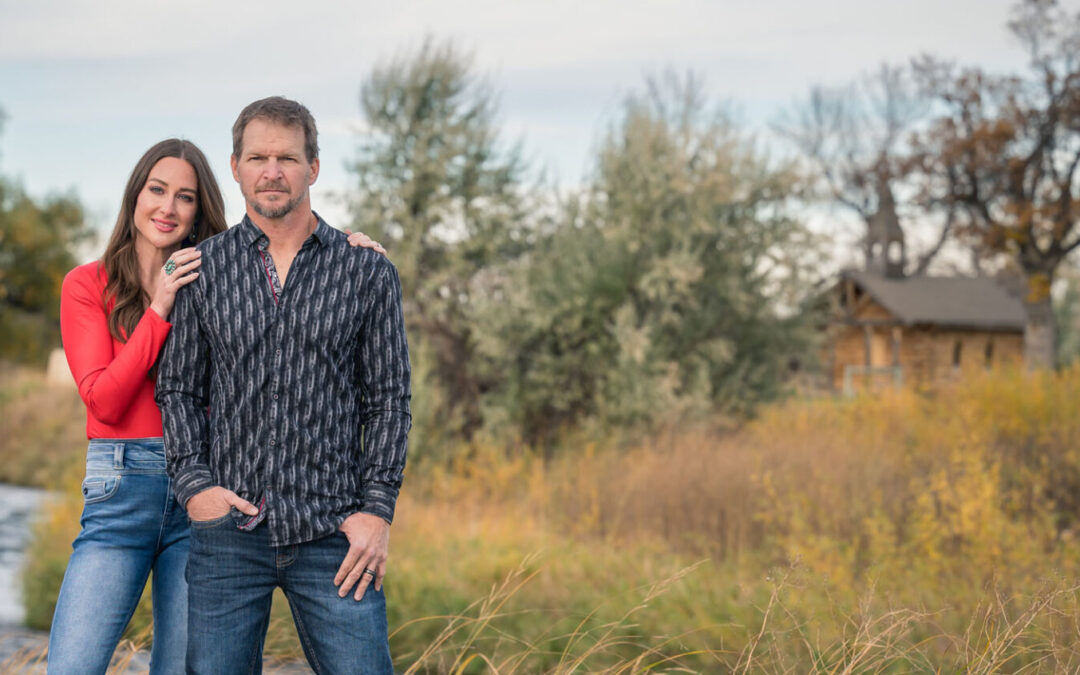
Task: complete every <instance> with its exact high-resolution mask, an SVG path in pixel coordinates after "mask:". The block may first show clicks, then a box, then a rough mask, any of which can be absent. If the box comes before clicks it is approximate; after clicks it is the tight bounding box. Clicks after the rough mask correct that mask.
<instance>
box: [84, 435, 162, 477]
mask: <svg viewBox="0 0 1080 675" xmlns="http://www.w3.org/2000/svg"><path fill="white" fill-rule="evenodd" d="M86 463H87V466H90V465H95V466H101V467H104V466H105V465H111V466H112V467H113V468H115V469H144V470H164V469H165V440H164V439H163V438H161V437H160V436H159V437H156V438H92V439H90V443H89V445H88V446H87V448H86Z"/></svg>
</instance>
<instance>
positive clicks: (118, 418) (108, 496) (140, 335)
mask: <svg viewBox="0 0 1080 675" xmlns="http://www.w3.org/2000/svg"><path fill="white" fill-rule="evenodd" d="M223 230H225V215H224V205H223V202H222V198H221V192H220V190H219V189H218V185H217V182H216V181H215V180H214V175H213V172H212V171H211V169H210V166H209V164H208V163H207V161H206V157H205V156H204V155H203V153H202V152H201V151H200V150H199V149H198V148H197V147H196V146H195V145H193V144H192V143H190V142H188V141H183V140H178V139H169V140H165V141H162V142H160V143H158V144H156V145H154V146H153V147H152V148H150V149H149V150H147V151H146V153H145V154H144V155H143V156H142V158H141V159H140V160H139V162H138V163H137V164H136V165H135V169H134V170H133V171H132V173H131V177H130V178H129V179H128V183H127V187H126V189H125V190H124V197H123V201H122V203H121V208H120V214H119V216H118V217H117V219H116V225H115V227H114V228H113V232H112V235H111V236H110V238H109V243H108V245H107V246H106V249H105V255H104V256H102V259H101V260H100V261H96V262H92V263H88V264H86V265H81V266H79V267H76V268H75V269H73V270H72V271H71V272H70V273H68V275H67V277H65V279H64V284H63V289H62V292H61V300H60V327H61V334H62V336H63V341H64V349H65V352H66V355H67V359H68V364H69V365H70V366H71V372H72V375H73V376H74V377H75V382H76V384H77V385H78V388H79V394H80V396H82V399H83V401H84V402H85V403H86V433H87V438H89V439H90V442H89V447H88V449H87V455H86V478H85V480H84V481H83V484H82V493H83V497H84V502H85V504H84V507H83V514H82V519H81V521H80V522H81V524H82V531H81V532H80V533H79V536H78V537H77V538H76V539H75V543H74V544H73V549H74V550H73V552H72V555H71V559H70V560H69V562H68V567H67V571H66V573H65V574H64V582H63V585H62V586H61V589H60V596H59V598H58V600H57V604H56V613H55V614H54V616H53V623H52V631H51V634H50V636H49V662H48V672H49V673H50V674H52V673H55V674H58V675H67V674H69V673H79V674H84V673H104V672H105V671H106V669H107V668H108V664H109V661H110V659H111V658H112V654H113V651H114V650H115V649H116V645H117V643H118V642H119V640H120V637H121V635H122V633H123V631H124V628H125V627H126V626H127V623H128V621H129V620H130V618H131V615H132V613H133V612H134V610H135V606H136V605H137V604H138V601H139V597H140V595H141V594H142V590H143V588H144V587H145V585H146V580H147V577H148V575H149V574H150V572H151V571H153V581H152V588H151V592H152V599H153V618H154V643H153V648H152V650H151V655H150V672H151V673H154V674H155V675H156V674H158V673H182V672H184V654H185V651H186V647H187V586H186V583H185V581H184V568H185V566H186V564H187V554H188V521H187V516H186V514H185V513H184V511H183V509H181V508H180V505H179V504H177V503H176V500H175V499H174V498H173V495H172V490H171V486H170V484H169V478H168V476H167V475H166V473H165V448H164V444H163V441H162V438H161V436H162V431H161V412H160V411H159V410H158V407H157V405H156V404H155V402H154V379H155V378H154V376H155V374H156V362H157V359H158V354H159V352H160V351H161V348H162V345H163V344H164V342H165V338H166V336H167V335H168V333H169V328H170V324H169V323H168V317H169V312H170V311H171V310H172V307H173V302H174V300H175V299H176V292H177V291H178V290H179V289H180V288H182V287H183V286H185V285H187V284H189V283H191V282H192V281H193V280H194V279H195V278H196V277H197V276H198V267H199V265H200V259H199V258H200V253H199V251H197V250H196V249H195V248H193V246H194V244H196V243H198V242H200V241H202V240H203V239H206V238H207V237H210V236H213V235H214V234H217V233H218V232H222V231H223ZM349 241H350V243H351V244H352V245H354V246H357V245H362V246H367V247H371V248H375V249H376V250H379V251H380V252H383V251H382V249H381V247H379V245H378V244H377V243H374V242H372V241H371V240H370V239H368V238H367V237H365V236H364V235H363V234H362V233H356V234H353V235H351V236H350V238H349Z"/></svg>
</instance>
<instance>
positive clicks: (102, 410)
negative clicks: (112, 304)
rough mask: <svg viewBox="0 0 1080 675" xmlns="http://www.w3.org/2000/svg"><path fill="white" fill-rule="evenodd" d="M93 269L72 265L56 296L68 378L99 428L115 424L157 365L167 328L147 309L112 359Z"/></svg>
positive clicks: (96, 271) (111, 343) (104, 316)
mask: <svg viewBox="0 0 1080 675" xmlns="http://www.w3.org/2000/svg"><path fill="white" fill-rule="evenodd" d="M98 273H99V272H98V269H97V267H95V266H92V265H91V266H86V265H84V266H82V267H76V268H75V269H74V270H72V271H71V272H69V273H68V275H67V276H66V277H65V278H64V285H63V287H62V289H61V292H60V334H61V337H62V338H63V342H64V353H65V355H66V356H67V360H68V366H70V367H71V374H72V375H73V376H74V377H75V384H77V385H78V387H79V395H80V396H81V397H82V400H83V402H84V403H86V407H87V409H88V410H89V411H90V414H92V415H93V416H94V417H95V418H96V419H98V420H100V421H101V422H104V423H105V424H117V423H119V422H120V421H121V420H122V419H123V417H124V414H125V413H126V412H127V410H128V407H129V406H130V405H131V402H132V400H133V399H134V398H135V395H136V393H137V392H138V391H139V388H140V387H141V386H142V384H143V382H144V381H145V380H146V377H147V374H148V373H149V372H150V368H151V367H153V365H154V362H155V361H157V357H158V353H159V352H160V351H161V347H162V345H163V344H164V343H165V338H166V336H167V335H168V334H169V328H170V324H169V323H168V322H167V321H165V320H164V319H162V318H161V317H160V316H159V315H158V314H157V312H155V311H154V310H152V309H147V310H146V312H145V313H144V314H143V317H142V319H140V321H139V323H138V324H137V325H136V326H135V330H133V331H132V332H131V335H130V336H129V337H128V341H127V343H126V344H125V345H124V348H123V349H122V350H121V351H120V353H119V354H117V355H116V356H115V358H114V355H113V340H112V335H111V334H110V333H109V324H108V317H107V315H106V313H105V306H104V304H103V300H102V295H101V285H100V284H99V283H98V280H97V278H96V277H97V274H98Z"/></svg>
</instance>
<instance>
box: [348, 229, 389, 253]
mask: <svg viewBox="0 0 1080 675" xmlns="http://www.w3.org/2000/svg"><path fill="white" fill-rule="evenodd" d="M345 234H347V235H349V246H362V247H363V248H370V249H371V250H373V251H375V252H376V253H382V254H383V255H386V249H385V248H383V247H382V244H380V243H379V242H377V241H375V240H374V239H372V238H371V237H369V236H367V235H366V234H364V233H363V232H349V231H348V230H345Z"/></svg>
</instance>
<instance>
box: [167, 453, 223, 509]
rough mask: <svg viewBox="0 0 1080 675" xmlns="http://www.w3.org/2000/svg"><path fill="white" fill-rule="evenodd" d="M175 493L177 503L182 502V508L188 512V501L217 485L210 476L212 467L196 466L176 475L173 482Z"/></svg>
mask: <svg viewBox="0 0 1080 675" xmlns="http://www.w3.org/2000/svg"><path fill="white" fill-rule="evenodd" d="M173 484H174V486H175V487H174V488H173V492H174V493H175V494H176V501H178V502H180V508H182V509H184V510H185V511H187V503H188V500H189V499H191V498H192V497H194V496H195V495H197V494H199V493H200V492H202V491H204V490H209V489H210V488H212V487H214V486H215V485H217V483H215V482H214V478H213V476H211V475H210V467H208V466H206V465H205V464H196V465H195V466H191V467H188V468H187V469H184V470H183V471H180V472H178V473H177V474H176V476H175V478H174V480H173Z"/></svg>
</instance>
